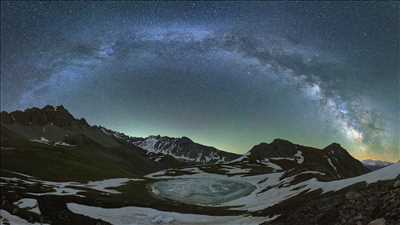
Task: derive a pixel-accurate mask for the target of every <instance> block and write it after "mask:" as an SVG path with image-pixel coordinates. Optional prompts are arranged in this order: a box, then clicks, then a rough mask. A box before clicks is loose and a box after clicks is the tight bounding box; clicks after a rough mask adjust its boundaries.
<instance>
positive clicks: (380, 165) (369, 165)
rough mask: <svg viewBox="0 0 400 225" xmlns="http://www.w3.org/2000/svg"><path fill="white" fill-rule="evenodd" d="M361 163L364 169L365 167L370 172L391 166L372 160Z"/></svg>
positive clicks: (388, 163)
mask: <svg viewBox="0 0 400 225" xmlns="http://www.w3.org/2000/svg"><path fill="white" fill-rule="evenodd" d="M361 162H362V163H363V164H364V166H365V167H367V168H368V169H370V170H378V169H381V168H383V167H386V166H390V165H392V164H393V163H391V162H386V161H381V160H372V159H367V160H362V161H361Z"/></svg>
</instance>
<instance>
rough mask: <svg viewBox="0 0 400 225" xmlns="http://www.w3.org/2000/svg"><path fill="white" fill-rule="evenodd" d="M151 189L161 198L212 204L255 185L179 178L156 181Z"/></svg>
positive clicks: (223, 200) (241, 194) (249, 189)
mask: <svg viewBox="0 0 400 225" xmlns="http://www.w3.org/2000/svg"><path fill="white" fill-rule="evenodd" d="M151 187H152V191H153V193H154V194H156V195H158V196H159V197H161V198H165V199H171V200H175V201H179V202H183V203H187V204H197V205H214V204H219V203H223V202H227V201H231V200H234V199H237V198H240V197H243V196H246V195H248V194H250V193H251V192H253V191H254V190H255V189H256V187H255V186H253V185H252V184H249V183H247V182H243V181H237V180H230V179H218V178H205V177H204V178H180V179H172V180H162V181H157V182H155V183H153V184H152V186H151Z"/></svg>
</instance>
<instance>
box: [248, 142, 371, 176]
mask: <svg viewBox="0 0 400 225" xmlns="http://www.w3.org/2000/svg"><path fill="white" fill-rule="evenodd" d="M243 159H245V160H247V161H244V163H248V162H250V163H260V162H268V163H273V164H276V165H278V166H279V167H281V168H282V169H283V170H285V171H287V176H292V175H294V174H299V173H302V172H308V171H314V172H315V171H318V172H320V175H322V174H324V175H323V176H318V177H319V178H321V179H326V180H332V179H342V178H348V177H354V176H359V175H362V174H364V173H367V172H369V170H368V169H367V168H365V167H364V166H363V164H362V163H361V162H360V161H358V160H357V159H355V158H353V157H352V156H351V155H350V154H349V153H348V152H347V151H346V150H345V149H344V148H342V147H341V146H340V145H339V144H336V143H333V144H331V145H329V146H327V147H325V148H324V149H317V148H313V147H307V146H302V145H298V144H293V143H291V142H290V141H287V140H282V139H275V140H274V141H273V142H271V143H270V144H268V143H261V144H258V145H256V146H254V147H253V148H252V149H251V150H250V151H249V152H248V153H247V154H246V155H245V156H244V157H243ZM315 174H316V173H314V175H311V174H310V173H309V174H308V175H304V177H303V179H300V180H305V179H309V178H310V177H311V176H314V177H315ZM298 178H301V177H298Z"/></svg>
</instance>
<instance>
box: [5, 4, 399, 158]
mask: <svg viewBox="0 0 400 225" xmlns="http://www.w3.org/2000/svg"><path fill="white" fill-rule="evenodd" d="M399 12H400V10H399V4H398V3H396V2H387V3H372V2H370V3H361V2H351V3H350V2H349V3H346V2H336V3H330V2H323V3H316V2H290V3H289V2H219V3H212V2H151V3H133V2H117V3H115V2H114V3H112V2H108V3H106V2H53V3H49V2H5V1H3V2H2V3H1V109H2V110H7V111H12V110H16V109H24V108H27V107H32V106H44V105H46V104H53V105H59V104H63V105H64V106H65V107H66V108H67V109H69V110H70V111H71V112H72V113H73V114H74V115H75V116H77V117H85V118H86V119H87V120H88V121H89V123H91V124H99V125H103V126H105V127H108V128H111V129H114V130H118V131H121V132H124V133H126V134H128V135H131V136H147V135H151V134H154V135H157V134H160V135H167V136H188V137H190V138H191V139H193V140H194V141H197V142H200V143H202V144H206V145H212V146H215V147H217V148H221V149H223V150H227V151H232V152H237V153H244V152H246V151H248V150H249V149H250V148H251V146H253V145H255V144H258V143H259V142H270V141H272V140H273V139H275V138H283V139H288V140H290V141H292V142H294V143H299V144H303V145H309V146H315V147H325V146H326V145H328V144H330V143H332V142H338V143H340V144H342V146H344V147H346V148H347V149H348V150H350V151H351V153H352V154H353V155H354V156H356V157H358V158H360V159H365V158H374V159H384V160H390V161H397V160H399V159H400V147H399V139H400V92H399V90H400V77H399V76H400V75H399V71H400V70H399V61H400V56H399V51H400V49H399V39H400V28H399V26H400V24H399V23H400V22H399V20H400V17H399Z"/></svg>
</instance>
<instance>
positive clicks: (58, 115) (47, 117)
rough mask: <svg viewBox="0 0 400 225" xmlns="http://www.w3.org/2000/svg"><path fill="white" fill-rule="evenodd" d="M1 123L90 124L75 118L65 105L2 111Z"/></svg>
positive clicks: (37, 124) (29, 124)
mask: <svg viewBox="0 0 400 225" xmlns="http://www.w3.org/2000/svg"><path fill="white" fill-rule="evenodd" d="M1 123H4V124H13V123H17V124H21V125H24V126H35V125H36V126H44V125H55V126H59V127H65V126H71V125H72V124H76V125H81V126H89V124H88V123H87V122H86V120H85V119H79V120H78V119H75V118H74V116H73V115H71V113H69V111H68V110H67V109H66V108H65V107H64V106H63V105H59V106H55V107H54V106H52V105H46V106H44V107H43V108H37V107H32V108H28V109H26V110H24V111H20V110H17V111H14V112H10V113H9V112H5V111H3V112H1Z"/></svg>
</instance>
